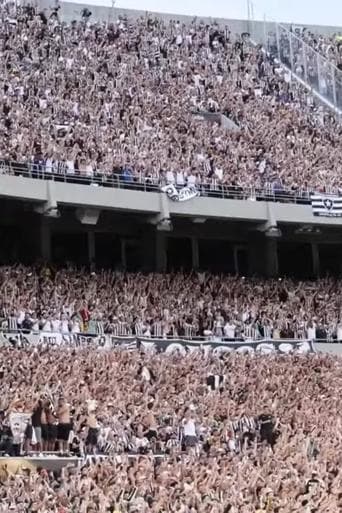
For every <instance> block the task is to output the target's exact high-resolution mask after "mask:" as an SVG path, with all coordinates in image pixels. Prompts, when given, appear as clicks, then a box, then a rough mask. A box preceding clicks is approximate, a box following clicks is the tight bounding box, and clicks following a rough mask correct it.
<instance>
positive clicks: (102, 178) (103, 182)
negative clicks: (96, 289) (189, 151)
mask: <svg viewBox="0 0 342 513" xmlns="http://www.w3.org/2000/svg"><path fill="white" fill-rule="evenodd" d="M1 174H2V175H11V176H17V177H24V178H31V179H37V180H52V181H55V182H63V183H70V184H77V185H88V186H93V187H112V188H118V189H128V190H135V191H143V192H154V193H156V192H160V188H161V187H162V186H163V185H166V184H167V182H166V181H165V179H160V180H155V179H152V178H149V177H146V176H144V175H136V174H133V173H132V174H131V175H125V174H124V173H120V174H118V173H102V172H95V173H94V175H93V176H86V175H83V174H82V172H79V171H77V170H75V172H74V173H72V174H71V173H68V172H67V171H63V172H53V171H50V170H47V169H46V167H45V166H44V165H40V164H39V165H38V164H32V163H23V164H21V163H17V162H5V163H4V162H3V163H2V164H1V163H0V176H1ZM174 185H175V186H176V187H177V188H181V187H182V185H177V184H174ZM196 187H197V189H198V190H199V192H200V195H201V196H202V197H210V198H218V199H219V198H221V199H236V200H250V201H271V202H281V203H297V204H304V205H306V204H310V202H311V200H310V196H311V194H312V193H314V192H315V191H313V190H311V189H308V188H299V189H296V190H293V189H291V188H286V187H279V186H274V185H272V184H267V185H265V186H259V187H258V186H244V187H243V186H237V185H228V184H217V183H216V184H215V183H208V182H201V183H197V184H196ZM321 192H325V193H326V194H339V191H337V190H331V189H329V190H325V191H321Z"/></svg>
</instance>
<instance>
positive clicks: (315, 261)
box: [311, 242, 320, 278]
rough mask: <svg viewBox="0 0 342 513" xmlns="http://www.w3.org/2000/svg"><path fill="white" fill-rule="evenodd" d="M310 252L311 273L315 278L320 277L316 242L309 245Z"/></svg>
mask: <svg viewBox="0 0 342 513" xmlns="http://www.w3.org/2000/svg"><path fill="white" fill-rule="evenodd" d="M311 252H312V271H313V274H314V276H315V277H316V278H318V277H319V275H320V261H319V249H318V244H317V243H316V242H312V243H311Z"/></svg>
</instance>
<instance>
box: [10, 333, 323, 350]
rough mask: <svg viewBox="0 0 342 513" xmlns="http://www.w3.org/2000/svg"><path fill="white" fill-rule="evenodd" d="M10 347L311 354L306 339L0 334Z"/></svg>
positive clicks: (312, 348)
mask: <svg viewBox="0 0 342 513" xmlns="http://www.w3.org/2000/svg"><path fill="white" fill-rule="evenodd" d="M4 344H5V345H12V346H13V347H28V346H33V347H43V348H48V347H53V348H56V349H57V348H58V347H71V348H81V349H82V348H84V349H86V348H97V349H102V350H110V349H113V348H122V349H125V350H130V351H132V350H135V349H140V350H155V351H157V352H161V353H162V352H165V353H179V354H183V355H185V354H187V353H191V352H193V351H202V352H203V353H204V354H207V353H208V352H209V351H213V352H214V353H226V352H231V351H236V352H238V353H248V352H256V353H262V354H267V353H274V352H278V353H282V354H289V353H293V352H296V353H302V354H306V353H313V352H314V346H313V342H312V341H309V340H291V339H290V340H271V339H265V340H258V341H252V340H251V341H247V342H246V341H245V342H244V341H233V340H231V341H223V340H222V341H221V340H217V339H215V340H184V339H152V338H142V337H135V336H131V337H116V336H114V335H109V334H108V335H100V336H92V335H87V334H82V333H79V334H77V333H70V334H63V333H52V332H44V331H41V332H32V333H19V332H14V333H10V332H0V346H1V345H4Z"/></svg>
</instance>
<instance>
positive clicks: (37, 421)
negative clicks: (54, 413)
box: [31, 399, 43, 452]
mask: <svg viewBox="0 0 342 513" xmlns="http://www.w3.org/2000/svg"><path fill="white" fill-rule="evenodd" d="M42 411H43V403H42V400H41V399H39V400H38V402H37V404H36V405H35V407H34V409H33V413H32V417H31V421H32V428H33V429H34V433H35V436H36V442H37V443H36V447H35V449H36V450H37V451H39V452H40V451H41V450H42Z"/></svg>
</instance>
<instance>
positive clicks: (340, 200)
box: [311, 194, 342, 217]
mask: <svg viewBox="0 0 342 513" xmlns="http://www.w3.org/2000/svg"><path fill="white" fill-rule="evenodd" d="M311 205H312V210H313V214H314V215H315V216H324V217H341V216H342V196H341V197H339V196H326V195H318V194H315V195H313V196H311Z"/></svg>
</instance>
